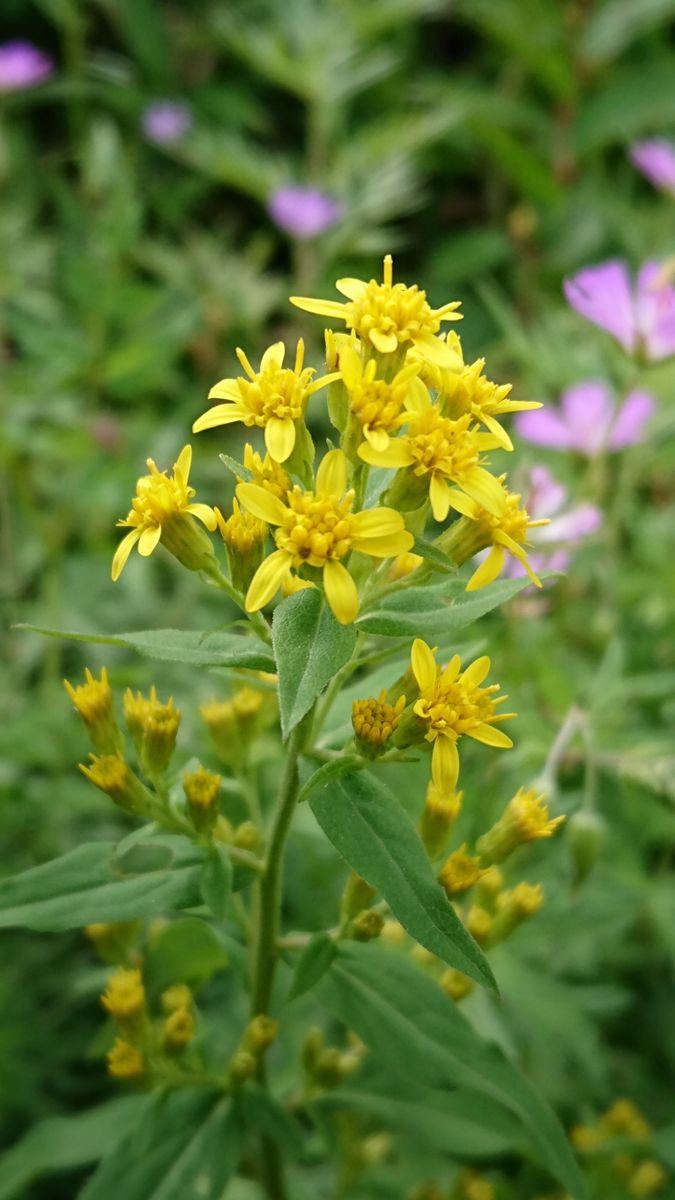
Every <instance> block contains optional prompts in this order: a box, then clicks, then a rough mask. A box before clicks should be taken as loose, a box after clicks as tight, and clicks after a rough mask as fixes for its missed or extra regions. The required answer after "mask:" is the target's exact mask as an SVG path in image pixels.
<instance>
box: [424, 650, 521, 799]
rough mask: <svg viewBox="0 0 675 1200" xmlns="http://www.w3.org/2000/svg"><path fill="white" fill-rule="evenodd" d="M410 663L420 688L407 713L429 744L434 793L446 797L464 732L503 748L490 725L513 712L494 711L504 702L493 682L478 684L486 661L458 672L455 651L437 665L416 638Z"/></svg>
mask: <svg viewBox="0 0 675 1200" xmlns="http://www.w3.org/2000/svg"><path fill="white" fill-rule="evenodd" d="M411 665H412V670H413V675H414V676H415V680H416V682H417V686H418V688H419V690H420V695H419V699H418V700H417V701H416V702H415V704H414V706H413V711H414V713H415V715H416V716H417V717H419V719H420V721H421V722H422V724H423V726H424V728H425V734H424V736H425V738H426V740H427V741H428V742H432V743H433V754H432V759H431V777H432V779H433V782H434V784H435V785H436V787H437V788H438V790H439V792H441V794H443V795H449V794H450V793H452V792H454V790H455V788H456V786H457V779H458V777H459V754H458V752H457V742H458V740H459V738H460V737H463V736H464V735H466V736H467V737H470V738H474V740H475V741H477V742H484V743H485V745H487V746H496V747H499V748H508V747H510V746H512V745H513V742H512V741H511V739H510V737H507V735H506V734H505V733H503V732H502V730H501V729H497V728H495V726H496V724H497V723H498V722H500V721H506V720H509V719H510V718H511V717H514V716H515V713H501V714H498V713H497V711H496V710H497V705H498V704H500V703H502V701H504V700H506V696H500V697H499V698H497V697H496V696H495V692H498V691H499V684H497V683H494V684H490V685H489V686H488V687H481V684H482V682H483V680H484V679H485V678H486V676H487V674H488V672H489V670H490V659H489V658H487V657H485V656H483V657H482V658H477V659H476V660H475V662H473V663H471V665H470V666H468V667H467V668H466V670H464V671H461V670H460V668H461V665H462V664H461V661H460V658H459V655H457V654H455V655H454V656H453V658H452V659H451V660H450V662H449V663H448V665H447V667H445V668H444V669H442V668H441V667H439V666H438V664H437V662H436V659H435V658H434V654H433V651H432V650H431V647H430V646H428V645H427V643H426V642H424V641H422V639H421V638H416V639H415V641H414V642H413V645H412V652H411Z"/></svg>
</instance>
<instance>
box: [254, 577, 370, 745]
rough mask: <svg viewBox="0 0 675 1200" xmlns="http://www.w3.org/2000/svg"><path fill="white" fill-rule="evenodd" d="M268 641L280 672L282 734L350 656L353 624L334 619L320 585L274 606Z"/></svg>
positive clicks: (306, 708) (299, 716)
mask: <svg viewBox="0 0 675 1200" xmlns="http://www.w3.org/2000/svg"><path fill="white" fill-rule="evenodd" d="M272 640H273V643H274V653H275V657H276V662H277V667H276V669H277V671H278V674H279V709H280V714H281V732H282V735H283V737H284V739H286V738H287V737H288V735H289V733H290V732H291V730H292V729H293V728H294V727H295V726H296V725H297V724H298V722H299V721H301V720H302V718H303V717H304V716H305V714H306V713H308V712H309V710H310V708H311V707H312V705H313V703H314V701H315V700H316V698H317V696H318V695H320V693H321V692H322V691H323V689H324V688H325V686H326V684H327V683H328V682H329V681H330V680H331V679H332V678H333V676H334V675H335V672H336V671H338V670H339V669H340V667H342V666H344V664H345V663H346V662H347V660H348V659H349V658H351V656H352V653H353V651H354V646H355V645H356V629H355V628H354V626H353V625H340V624H339V622H338V621H336V619H335V617H334V616H333V614H332V612H331V610H330V608H329V607H328V605H327V604H326V603H325V602H324V598H323V595H322V593H321V592H320V591H319V590H318V588H304V589H303V590H302V591H301V592H298V593H297V594H296V595H295V596H290V597H289V599H288V600H285V601H284V603H283V604H280V605H279V607H278V608H277V609H275V612H274V618H273V620H272ZM263 669H264V668H263Z"/></svg>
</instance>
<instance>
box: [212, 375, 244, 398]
mask: <svg viewBox="0 0 675 1200" xmlns="http://www.w3.org/2000/svg"><path fill="white" fill-rule="evenodd" d="M209 400H241V388H240V387H239V384H238V383H237V380H236V379H221V381H220V383H214V385H213V387H212V388H211V391H210V392H209Z"/></svg>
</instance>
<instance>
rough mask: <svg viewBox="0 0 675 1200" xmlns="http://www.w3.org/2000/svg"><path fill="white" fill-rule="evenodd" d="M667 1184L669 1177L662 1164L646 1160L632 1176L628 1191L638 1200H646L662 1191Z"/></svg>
mask: <svg viewBox="0 0 675 1200" xmlns="http://www.w3.org/2000/svg"><path fill="white" fill-rule="evenodd" d="M667 1182H668V1176H667V1174H666V1172H665V1171H664V1169H663V1167H662V1166H661V1164H660V1163H658V1162H656V1160H655V1159H653V1158H646V1159H645V1160H644V1162H641V1163H640V1165H639V1166H638V1167H636V1168H635V1170H634V1172H633V1174H632V1175H631V1177H630V1179H629V1181H628V1191H629V1193H630V1195H631V1196H636V1197H637V1200H646V1197H648V1196H653V1195H654V1194H655V1193H656V1192H660V1191H662V1189H663V1188H664V1187H665V1186H666V1184H667Z"/></svg>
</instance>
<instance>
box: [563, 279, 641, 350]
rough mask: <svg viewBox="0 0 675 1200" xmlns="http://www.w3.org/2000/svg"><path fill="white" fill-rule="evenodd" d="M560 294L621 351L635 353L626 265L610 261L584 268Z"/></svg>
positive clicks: (634, 334)
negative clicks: (618, 344) (602, 331)
mask: <svg viewBox="0 0 675 1200" xmlns="http://www.w3.org/2000/svg"><path fill="white" fill-rule="evenodd" d="M563 291H564V293H565V296H566V298H567V301H568V303H569V304H571V305H572V308H574V309H576V311H577V312H578V313H581V315H582V317H586V319H587V320H589V321H592V322H593V324H594V325H599V326H600V328H601V329H606V330H607V332H608V333H611V334H612V337H615V338H616V339H617V341H618V342H620V343H621V345H622V346H623V348H624V350H627V351H629V352H630V351H632V350H634V349H635V344H636V341H637V336H636V334H637V331H636V321H635V313H634V310H633V298H632V295H631V283H630V277H629V275H628V270H627V268H626V264H625V263H623V262H620V261H618V260H612V261H610V262H605V263H598V265H597V266H595V267H584V269H583V270H582V271H578V272H577V274H576V275H574V276H572V278H571V279H566V280H565V282H564V284H563Z"/></svg>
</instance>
